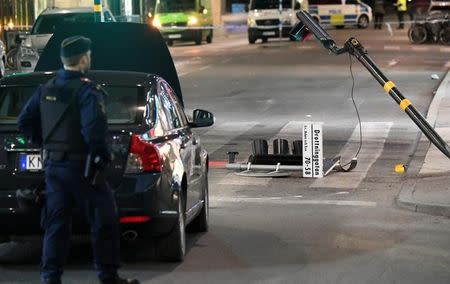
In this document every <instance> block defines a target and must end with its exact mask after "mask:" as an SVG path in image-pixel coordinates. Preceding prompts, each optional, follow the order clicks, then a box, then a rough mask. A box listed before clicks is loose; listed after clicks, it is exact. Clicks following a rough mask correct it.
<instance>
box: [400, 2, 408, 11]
mask: <svg viewBox="0 0 450 284" xmlns="http://www.w3.org/2000/svg"><path fill="white" fill-rule="evenodd" d="M407 9H408V8H406V0H397V11H403V12H404V11H406V10H407Z"/></svg>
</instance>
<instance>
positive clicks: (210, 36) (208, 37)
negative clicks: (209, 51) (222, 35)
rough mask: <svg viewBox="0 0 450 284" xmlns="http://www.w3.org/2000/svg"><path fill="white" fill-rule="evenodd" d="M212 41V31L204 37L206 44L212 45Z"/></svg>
mask: <svg viewBox="0 0 450 284" xmlns="http://www.w3.org/2000/svg"><path fill="white" fill-rule="evenodd" d="M212 41H213V30H211V31H210V32H209V35H208V36H207V37H206V43H212Z"/></svg>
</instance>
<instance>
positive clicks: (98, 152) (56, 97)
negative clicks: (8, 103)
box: [18, 37, 138, 283]
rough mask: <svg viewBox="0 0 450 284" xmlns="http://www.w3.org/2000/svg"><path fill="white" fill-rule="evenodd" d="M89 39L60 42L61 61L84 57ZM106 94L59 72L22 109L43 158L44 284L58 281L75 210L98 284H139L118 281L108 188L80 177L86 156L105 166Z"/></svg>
mask: <svg viewBox="0 0 450 284" xmlns="http://www.w3.org/2000/svg"><path fill="white" fill-rule="evenodd" d="M89 50H90V40H89V39H87V38H84V37H72V38H68V39H66V40H64V41H63V43H62V46H61V56H62V57H72V56H76V55H80V54H84V53H86V52H87V51H89ZM104 101H105V93H104V92H103V91H102V89H101V88H100V87H98V86H97V85H95V84H94V83H93V82H91V81H90V80H89V79H87V78H85V77H84V76H83V74H82V73H81V72H74V71H67V70H60V71H58V73H57V75H56V77H55V78H53V79H52V80H50V81H49V82H48V83H47V84H45V85H42V86H40V87H39V88H38V89H37V90H36V92H35V93H34V94H33V96H32V97H31V98H30V100H29V101H28V102H27V104H26V105H25V107H24V108H23V110H22V112H21V114H20V116H19V120H18V124H19V129H20V130H22V131H23V132H24V133H25V135H26V136H27V137H29V138H31V140H32V142H34V143H37V144H39V145H42V148H43V149H44V155H45V161H44V164H45V182H46V193H47V194H46V196H47V197H46V202H45V206H44V208H43V212H42V227H43V229H44V230H45V236H44V244H43V254H42V262H41V279H42V281H43V282H44V283H60V279H61V275H62V273H63V264H64V262H65V260H66V257H67V253H68V250H69V238H70V235H71V215H72V210H73V208H74V207H75V206H78V207H81V208H82V210H84V211H85V212H86V215H87V217H88V220H89V223H90V226H91V238H92V246H93V254H94V261H95V268H96V271H97V274H98V277H99V279H100V280H101V282H102V283H138V282H137V281H136V282H128V281H127V280H123V279H120V278H119V277H118V275H117V269H118V267H119V232H118V221H117V213H116V211H117V210H116V205H115V201H114V198H113V195H112V193H111V191H110V190H108V189H107V188H106V187H102V188H93V187H92V186H91V184H90V182H89V181H88V180H87V179H86V178H85V177H84V176H83V174H84V170H85V164H86V159H87V155H88V153H91V154H92V155H95V156H98V157H101V159H102V160H103V161H105V162H109V159H110V156H111V154H110V152H109V149H108V147H107V144H106V136H107V130H108V128H107V119H106V113H105V107H104Z"/></svg>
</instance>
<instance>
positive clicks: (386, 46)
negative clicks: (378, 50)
mask: <svg viewBox="0 0 450 284" xmlns="http://www.w3.org/2000/svg"><path fill="white" fill-rule="evenodd" d="M384 50H400V46H398V45H385V46H384Z"/></svg>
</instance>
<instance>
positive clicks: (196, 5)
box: [152, 0, 213, 45]
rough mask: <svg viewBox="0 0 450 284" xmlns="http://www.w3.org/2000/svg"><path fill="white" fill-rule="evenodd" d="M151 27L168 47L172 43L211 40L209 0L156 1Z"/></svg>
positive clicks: (211, 21) (211, 26) (209, 41)
mask: <svg viewBox="0 0 450 284" xmlns="http://www.w3.org/2000/svg"><path fill="white" fill-rule="evenodd" d="M152 17H153V20H152V25H153V26H154V27H156V28H158V29H159V30H160V32H161V34H162V36H163V37H164V39H165V40H166V42H167V44H168V45H172V44H173V42H174V41H194V42H195V43H196V44H198V45H199V44H201V43H202V41H206V42H207V43H211V42H212V40H213V20H212V11H211V1H210V0H157V1H156V4H155V9H154V14H153V15H152Z"/></svg>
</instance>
